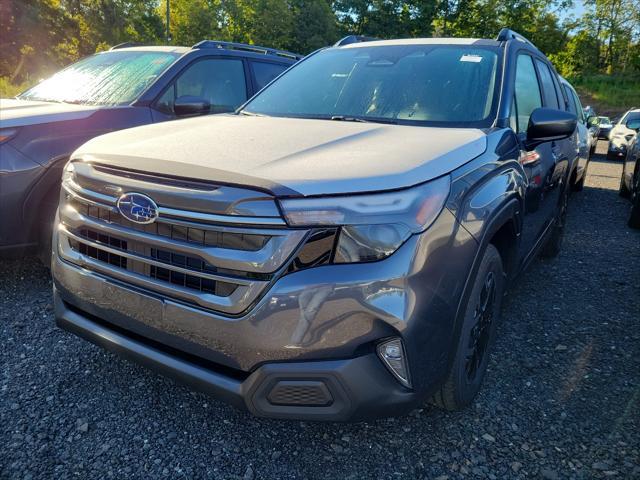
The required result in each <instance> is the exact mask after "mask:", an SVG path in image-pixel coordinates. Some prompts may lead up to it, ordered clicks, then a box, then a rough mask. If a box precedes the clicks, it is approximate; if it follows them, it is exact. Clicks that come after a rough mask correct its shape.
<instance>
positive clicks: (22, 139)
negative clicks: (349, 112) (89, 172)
mask: <svg viewBox="0 0 640 480" xmlns="http://www.w3.org/2000/svg"><path fill="white" fill-rule="evenodd" d="M299 58H300V56H299V55H296V54H293V53H290V52H285V51H282V50H274V49H271V48H265V47H258V46H254V45H245V44H238V43H227V42H217V41H203V42H200V43H198V44H196V45H194V46H193V47H191V48H188V47H171V46H165V47H153V46H146V47H131V46H129V45H121V46H116V47H114V48H112V49H111V50H109V51H106V52H102V53H98V54H96V55H92V56H90V57H87V58H85V59H83V60H80V61H79V62H77V63H74V64H73V65H71V66H69V67H67V68H65V69H64V70H62V71H60V72H58V73H57V74H55V75H53V76H52V77H51V78H49V79H47V80H44V81H43V82H41V83H39V84H38V85H36V86H34V87H33V88H31V89H29V90H27V91H26V92H24V93H22V94H21V95H18V96H17V97H16V98H15V99H3V100H0V218H2V221H1V222H0V255H3V256H7V255H15V254H22V253H24V252H26V251H29V250H35V251H39V253H40V257H41V258H42V259H43V261H44V262H45V263H48V257H49V254H50V251H51V246H50V238H51V226H52V223H53V217H54V213H55V209H56V207H57V205H58V197H59V192H60V178H61V174H62V167H63V166H64V164H65V163H66V162H67V160H68V159H69V156H70V155H71V153H72V152H73V151H74V150H75V149H76V148H78V147H79V146H80V145H82V144H83V143H84V142H86V141H87V140H90V139H91V138H93V137H96V136H98V135H101V134H104V133H108V132H111V131H114V130H120V129H124V128H129V127H135V126H139V125H144V124H148V123H156V122H163V121H166V120H172V119H175V118H182V117H191V116H194V115H202V114H209V113H221V112H232V111H234V110H235V109H236V108H237V107H238V106H240V105H241V104H243V103H244V102H245V101H246V100H247V99H248V98H249V97H251V96H252V95H253V94H254V93H255V92H257V91H258V90H260V89H261V88H262V87H264V86H265V85H266V84H267V83H269V82H270V81H271V80H272V79H273V78H275V77H276V76H278V75H279V74H280V73H282V72H283V71H284V70H286V69H287V68H288V67H289V66H290V65H292V64H294V63H295V62H296V61H297V60H298V59H299Z"/></svg>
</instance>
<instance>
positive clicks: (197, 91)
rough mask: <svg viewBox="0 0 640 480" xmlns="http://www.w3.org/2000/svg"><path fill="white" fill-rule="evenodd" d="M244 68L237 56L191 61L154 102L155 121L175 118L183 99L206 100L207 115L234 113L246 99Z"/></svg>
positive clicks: (246, 84) (241, 60) (245, 73)
mask: <svg viewBox="0 0 640 480" xmlns="http://www.w3.org/2000/svg"><path fill="white" fill-rule="evenodd" d="M247 79H248V75H247V67H246V65H245V62H244V60H243V59H242V58H238V57H221V56H216V57H205V58H200V59H197V60H194V61H193V62H191V63H190V64H189V65H188V66H187V67H186V68H184V69H183V70H182V71H181V72H180V73H179V74H178V75H176V78H175V79H174V80H172V81H171V82H170V83H169V85H168V87H167V88H166V89H165V90H164V92H163V93H162V94H161V95H160V97H159V98H158V99H157V100H156V101H155V102H154V103H153V109H152V111H153V117H154V121H163V120H171V119H174V118H176V114H175V111H174V105H175V101H176V100H177V99H178V98H180V97H184V96H191V97H197V98H201V99H203V100H206V101H208V102H209V104H210V105H211V107H210V110H209V112H208V113H226V112H233V111H234V110H235V109H236V108H238V107H239V106H240V105H242V104H243V103H244V102H245V101H246V100H247V98H249V90H250V89H249V85H248V82H247Z"/></svg>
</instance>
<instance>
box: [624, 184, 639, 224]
mask: <svg viewBox="0 0 640 480" xmlns="http://www.w3.org/2000/svg"><path fill="white" fill-rule="evenodd" d="M634 180H635V181H634V185H633V191H632V192H630V197H631V213H630V214H629V221H628V222H627V225H629V227H630V228H634V229H640V173H636V175H635V178H634Z"/></svg>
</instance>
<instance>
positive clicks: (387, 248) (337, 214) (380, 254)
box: [280, 176, 450, 263]
mask: <svg viewBox="0 0 640 480" xmlns="http://www.w3.org/2000/svg"><path fill="white" fill-rule="evenodd" d="M449 188H450V179H449V177H448V176H445V177H441V178H438V179H436V180H433V181H431V182H427V183H424V184H422V185H418V186H416V187H413V188H408V189H404V190H397V191H393V192H383V193H377V194H355V195H349V196H336V197H316V198H300V199H286V200H281V201H280V205H281V207H282V210H283V212H284V215H285V218H286V220H287V223H288V224H289V225H291V226H296V227H314V226H325V227H326V226H333V227H335V226H341V227H342V228H341V229H340V237H339V240H338V243H337V248H336V251H335V255H334V262H336V263H352V262H368V261H375V260H380V259H382V258H385V257H388V256H389V255H391V254H392V253H393V252H395V251H396V250H397V249H398V248H399V247H400V246H401V245H402V244H403V243H404V242H405V241H406V240H407V239H408V238H409V237H410V236H411V235H412V234H414V233H419V232H422V231H424V230H425V229H427V228H428V227H429V226H430V225H431V223H433V221H434V220H435V219H436V217H437V216H438V214H439V213H440V212H441V211H442V208H443V207H444V203H445V201H446V199H447V197H448V195H449Z"/></svg>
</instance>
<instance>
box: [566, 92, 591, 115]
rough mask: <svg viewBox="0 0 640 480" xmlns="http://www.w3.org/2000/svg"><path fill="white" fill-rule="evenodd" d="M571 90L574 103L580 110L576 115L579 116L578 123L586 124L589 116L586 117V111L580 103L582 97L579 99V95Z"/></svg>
mask: <svg viewBox="0 0 640 480" xmlns="http://www.w3.org/2000/svg"><path fill="white" fill-rule="evenodd" d="M569 90H570V91H571V96H572V97H573V101H574V102H575V103H576V107H577V108H578V111H577V112H576V115H578V121H579V122H585V120H586V117H587V116H586V115H585V113H584V110H583V109H582V103H580V97H578V95H577V94H576V92H575V91H574V90H573V89H572V88H570V89H569Z"/></svg>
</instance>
